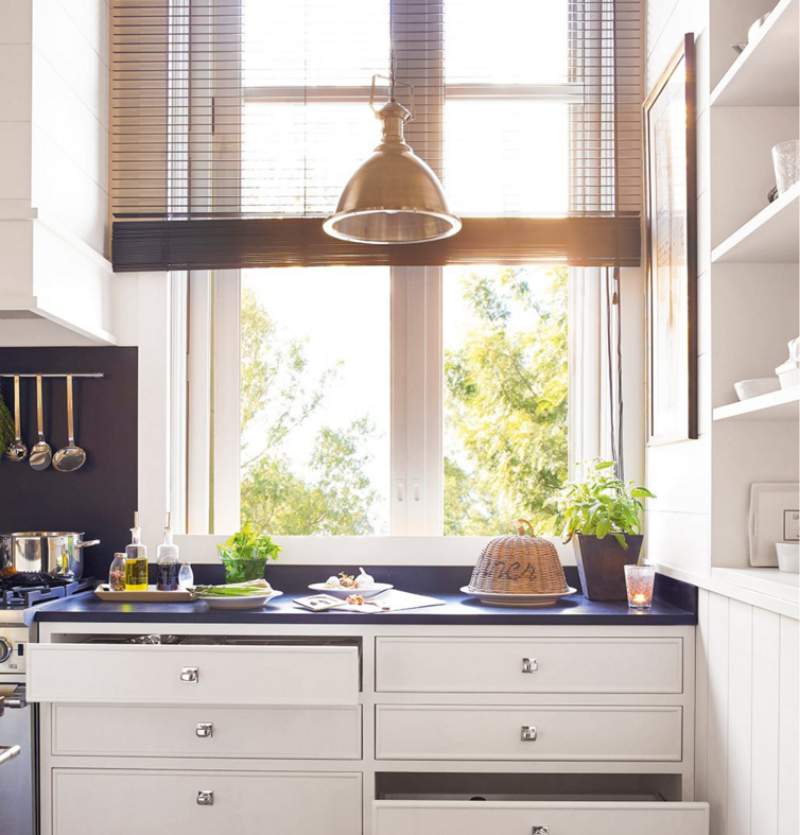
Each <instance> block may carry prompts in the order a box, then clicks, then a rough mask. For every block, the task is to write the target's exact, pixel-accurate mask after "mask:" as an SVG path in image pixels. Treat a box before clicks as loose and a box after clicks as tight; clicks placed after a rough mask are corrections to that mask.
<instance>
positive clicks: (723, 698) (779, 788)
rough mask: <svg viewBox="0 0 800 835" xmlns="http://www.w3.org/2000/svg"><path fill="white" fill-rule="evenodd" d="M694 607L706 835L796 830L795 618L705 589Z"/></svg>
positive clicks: (799, 654)
mask: <svg viewBox="0 0 800 835" xmlns="http://www.w3.org/2000/svg"><path fill="white" fill-rule="evenodd" d="M698 604H699V611H698V622H697V638H696V642H695V643H696V671H697V672H696V681H697V683H696V725H695V733H696V740H695V793H694V799H695V800H701V801H702V800H705V801H708V802H709V803H710V804H711V835H798V833H800V697H799V696H798V691H799V690H800V672H799V671H798V667H799V666H800V638H798V625H799V624H798V621H796V620H793V619H792V618H788V617H782V616H781V615H778V614H776V613H774V612H770V611H767V610H765V609H760V608H757V607H755V606H750V605H749V604H746V603H741V602H739V601H736V600H730V599H729V598H727V597H725V596H724V595H721V594H715V593H713V592H708V591H702V590H701V592H700V594H699V597H698Z"/></svg>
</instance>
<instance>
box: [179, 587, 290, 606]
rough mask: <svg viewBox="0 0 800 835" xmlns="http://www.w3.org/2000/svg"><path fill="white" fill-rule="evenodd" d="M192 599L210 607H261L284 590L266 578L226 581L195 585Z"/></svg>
mask: <svg viewBox="0 0 800 835" xmlns="http://www.w3.org/2000/svg"><path fill="white" fill-rule="evenodd" d="M190 591H191V593H192V600H200V601H202V602H203V603H206V604H208V607H209V609H261V608H263V607H264V606H265V605H266V604H267V603H268V602H269V601H270V600H272V599H273V598H275V597H280V596H281V595H282V594H283V592H282V591H278V590H277V589H273V588H272V586H271V585H270V584H269V583H268V582H267V581H266V580H248V581H246V582H244V583H224V584H221V585H217V586H193V587H192V588H191V589H190Z"/></svg>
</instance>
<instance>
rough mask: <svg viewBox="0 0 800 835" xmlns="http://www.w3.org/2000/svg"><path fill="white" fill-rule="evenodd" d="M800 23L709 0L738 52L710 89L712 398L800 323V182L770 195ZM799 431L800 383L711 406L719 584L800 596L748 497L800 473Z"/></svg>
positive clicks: (767, 368)
mask: <svg viewBox="0 0 800 835" xmlns="http://www.w3.org/2000/svg"><path fill="white" fill-rule="evenodd" d="M770 5H772V6H773V8H772V9H771V10H770ZM734 6H735V8H733V7H734ZM765 13H768V14H769V16H768V18H767V20H766V22H765V23H764V24H763V25H762V27H761V28H760V29H759V31H758V32H757V33H756V34H755V36H754V38H753V39H752V42H750V43H749V44H748V45H747V47H746V48H745V49H744V51H743V52H742V53H741V54H740V55H738V56H736V57H735V58H734V53H733V51H732V50H731V44H732V43H733V42H735V41H744V40H746V39H747V27H748V26H749V25H750V22H751V21H753V20H756V19H757V18H758V17H759V16H760V15H763V14H765ZM799 31H800V0H778V2H777V3H774V0H737V3H736V4H731V3H728V2H725V0H718V2H715V3H712V4H711V17H710V23H709V32H710V38H711V43H710V50H711V54H712V55H715V56H718V57H722V56H725V57H727V56H730V62H731V63H730V66H728V67H727V69H726V68H725V66H724V64H723V66H720V65H719V64H720V62H719V61H718V62H717V64H716V67H717V68H718V70H719V71H718V72H717V73H716V78H718V79H719V81H718V83H716V86H715V87H714V88H713V89H712V90H711V91H710V96H709V105H710V107H709V109H710V119H709V123H710V126H711V128H710V145H709V156H708V158H709V160H710V164H709V180H708V181H707V182H706V184H705V185H706V187H707V188H708V189H709V197H708V211H709V212H710V217H709V218H708V223H709V227H710V229H711V236H710V237H711V245H710V246H711V251H710V252H708V251H707V252H706V255H707V256H710V268H709V276H708V280H709V286H710V298H711V309H710V314H709V316H710V318H709V320H708V321H709V328H710V345H709V354H710V365H709V367H710V372H709V374H708V375H707V382H706V385H708V386H709V388H710V391H708V390H707V391H706V395H707V396H710V397H712V398H714V402H719V399H718V398H719V396H720V393H722V392H729V391H732V389H733V385H734V383H735V382H736V381H737V380H741V379H747V378H749V377H760V376H764V377H766V376H769V375H772V374H773V373H774V369H775V368H776V366H778V365H780V364H781V363H782V362H783V361H784V360H785V359H786V356H787V353H786V343H787V342H788V341H789V340H790V339H792V338H794V337H796V336H797V335H798V333H800V317H798V306H799V305H800V295H799V293H798V284H800V282H799V281H798V275H800V263H799V262H800V183H798V184H796V185H794V186H793V187H792V188H791V189H789V190H788V191H787V192H786V193H784V194H782V195H780V197H778V199H777V200H775V201H774V202H772V203H770V204H768V205H765V203H766V195H767V192H768V190H769V188H770V187H771V186H772V185H774V183H775V180H774V175H773V171H772V160H771V151H772V147H773V145H774V144H775V143H776V142H779V141H782V140H785V139H792V138H795V139H796V138H798V135H799V133H800V131H798V127H799V126H800V83H799V79H800V38H799V37H798V32H799ZM712 83H713V82H712ZM707 245H708V244H707ZM700 260H701V262H702V260H703V255H702V254H701V256H700ZM723 396H726V395H723ZM798 437H800V386H798V387H795V388H792V389H781V390H778V391H775V392H770V393H769V394H764V395H761V396H759V397H753V398H750V399H748V400H744V401H739V402H735V403H726V404H724V405H719V406H717V407H716V408H714V409H713V411H712V421H711V425H710V459H709V466H710V471H711V484H712V493H711V531H710V534H711V536H710V541H711V549H710V559H711V577H712V580H713V582H714V583H717V584H720V585H721V586H724V587H726V588H727V587H731V588H737V589H747V590H748V593H752V594H753V595H756V596H758V595H760V596H762V597H764V598H770V599H779V600H781V601H782V603H785V604H786V605H789V604H791V605H796V601H797V592H798V585H799V583H798V575H785V574H782V573H781V572H779V571H778V570H777V568H775V569H765V568H753V567H751V566H750V564H749V554H748V547H747V523H748V512H749V508H748V501H747V496H749V492H750V485H751V484H753V483H754V482H764V481H767V482H768V481H785V482H793V481H798V480H799V479H800V474H799V473H798V469H799V468H798V459H799V457H800V447H799V445H798Z"/></svg>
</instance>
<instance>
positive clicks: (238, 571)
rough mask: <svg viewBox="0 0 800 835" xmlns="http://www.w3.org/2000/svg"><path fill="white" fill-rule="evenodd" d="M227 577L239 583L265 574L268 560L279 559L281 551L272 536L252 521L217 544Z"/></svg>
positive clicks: (228, 579)
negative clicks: (258, 528) (259, 529)
mask: <svg viewBox="0 0 800 835" xmlns="http://www.w3.org/2000/svg"><path fill="white" fill-rule="evenodd" d="M217 551H219V555H220V558H221V559H222V564H223V565H224V566H225V578H226V580H227V581H228V582H229V583H239V582H242V581H244V580H253V579H257V578H259V577H263V576H264V566H265V565H266V564H267V560H277V559H278V554H279V553H280V551H281V548H280V546H279V545H276V544H275V543H274V542H273V541H272V539H271V537H269V536H268V535H267V534H265V533H261V532H260V531H258V530H256V528H255V527H253V525H251V524H250V523H247V522H246V523H245V524H244V525H242V528H241V530H239V531H237V532H236V533H235V534H233V536H231V537H229V538H228V539H227V540H226V541H225V542H224V543H223V544H222V545H218V546H217Z"/></svg>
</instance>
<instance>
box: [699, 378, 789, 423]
mask: <svg viewBox="0 0 800 835" xmlns="http://www.w3.org/2000/svg"><path fill="white" fill-rule="evenodd" d="M737 418H738V419H739V420H798V419H800V386H795V387H794V388H790V389H781V390H780V391H771V392H769V394H760V395H759V396H758V397H748V399H747V400H739V401H738V402H737V403H728V404H726V405H725V406H718V407H717V408H716V409H714V420H736V419H737Z"/></svg>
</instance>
